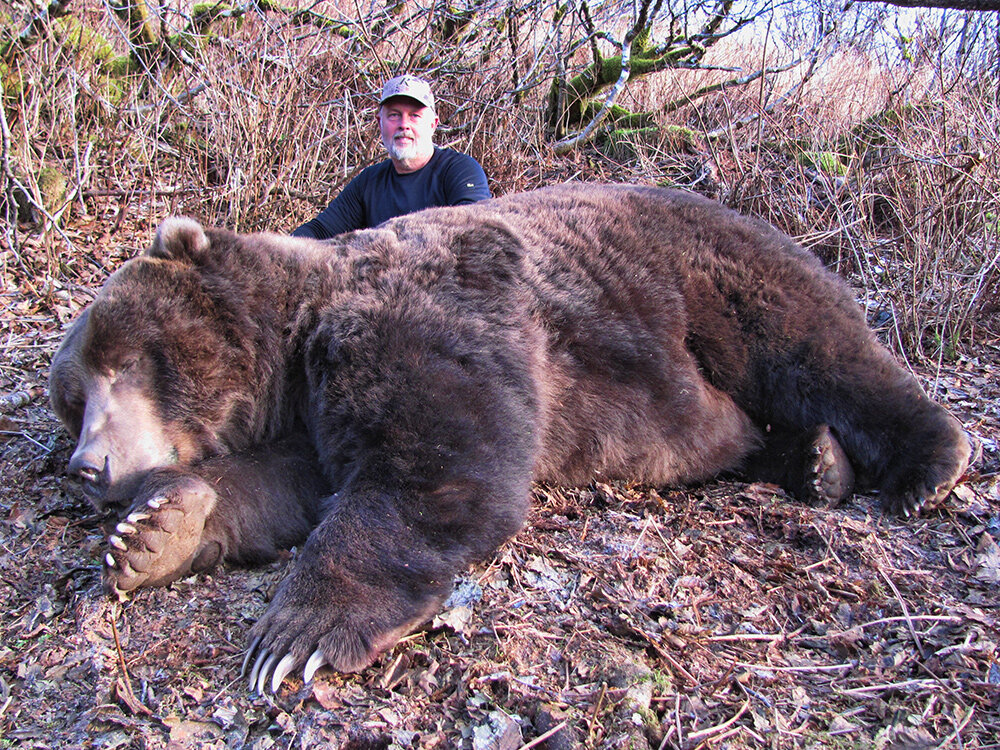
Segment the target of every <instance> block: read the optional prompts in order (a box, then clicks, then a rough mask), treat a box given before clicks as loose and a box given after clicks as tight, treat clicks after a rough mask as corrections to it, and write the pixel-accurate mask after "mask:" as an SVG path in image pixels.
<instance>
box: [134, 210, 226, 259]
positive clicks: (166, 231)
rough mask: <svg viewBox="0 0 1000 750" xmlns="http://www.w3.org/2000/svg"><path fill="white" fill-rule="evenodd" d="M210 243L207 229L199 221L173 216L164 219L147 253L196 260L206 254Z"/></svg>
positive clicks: (167, 257)
mask: <svg viewBox="0 0 1000 750" xmlns="http://www.w3.org/2000/svg"><path fill="white" fill-rule="evenodd" d="M210 244H211V243H209V241H208V237H207V236H206V235H205V230H204V229H202V228H201V224H199V223H198V222H197V221H195V220H194V219H187V218H184V217H182V216H171V217H170V218H168V219H164V221H163V223H162V224H160V227H159V229H157V230H156V237H155V239H153V244H152V246H151V247H150V248H149V249H148V250H147V251H146V255H148V256H150V257H151V258H165V259H167V260H180V261H184V260H186V261H194V262H196V261H198V260H200V259H201V258H202V257H203V256H204V254H205V252H206V251H207V250H208V248H209V246H210Z"/></svg>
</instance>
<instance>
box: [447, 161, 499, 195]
mask: <svg viewBox="0 0 1000 750" xmlns="http://www.w3.org/2000/svg"><path fill="white" fill-rule="evenodd" d="M456 154H457V157H456V158H454V159H452V162H451V164H449V165H448V174H447V179H446V180H445V195H446V198H447V201H448V205H449V206H460V205H462V204H463V203H475V202H477V201H484V200H486V199H487V198H492V197H493V195H492V194H491V193H490V186H489V182H488V181H487V179H486V172H484V171H483V168H482V167H481V166H480V164H479V162H478V161H476V160H475V159H473V158H472V157H471V156H469V155H468V154H462V153H458V152H456Z"/></svg>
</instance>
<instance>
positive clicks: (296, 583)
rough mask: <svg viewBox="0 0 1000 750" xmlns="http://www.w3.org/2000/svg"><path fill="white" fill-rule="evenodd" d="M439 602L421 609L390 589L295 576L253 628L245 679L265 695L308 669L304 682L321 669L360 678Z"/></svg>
mask: <svg viewBox="0 0 1000 750" xmlns="http://www.w3.org/2000/svg"><path fill="white" fill-rule="evenodd" d="M338 583H339V584H340V585H339V586H338ZM441 601H442V597H441V596H439V595H436V594H435V595H431V596H427V597H426V598H425V599H424V601H422V602H420V603H417V602H414V601H413V600H412V598H410V597H407V596H405V595H400V594H399V593H397V592H394V591H392V590H391V588H385V589H382V588H378V587H375V586H367V585H358V584H356V583H353V584H352V583H351V582H349V581H347V580H341V581H339V582H338V581H337V580H336V578H335V577H334V576H315V575H314V574H310V573H307V572H305V571H303V570H297V571H296V572H295V573H293V574H292V575H290V576H289V577H288V578H286V579H285V581H284V582H283V583H282V584H281V586H280V587H279V589H278V593H277V594H276V595H275V598H274V600H273V601H272V602H271V605H270V606H269V607H268V609H267V612H265V613H264V616H263V617H261V619H260V620H258V621H257V623H256V624H255V625H254V626H253V628H252V629H251V631H250V639H251V644H250V647H249V649H248V650H247V653H246V657H245V658H244V660H243V668H242V670H241V675H243V676H246V675H247V670H248V669H249V688H250V690H251V692H253V691H257V692H259V693H264V692H265V690H267V688H268V686H270V689H271V691H272V692H276V691H277V690H278V688H279V687H280V686H281V683H282V681H283V680H284V679H285V677H286V676H287V675H288V674H289V673H291V672H292V670H294V669H297V668H298V667H300V666H303V665H304V670H303V680H304V681H305V682H309V681H310V680H311V679H312V677H313V675H314V674H315V673H316V670H318V669H319V668H320V667H322V666H324V665H329V666H330V667H331V668H333V669H334V670H336V671H338V672H359V671H361V670H362V669H364V668H365V667H367V666H368V665H370V664H371V663H372V662H374V661H375V659H376V658H377V657H378V656H379V654H381V653H382V652H383V651H385V650H387V649H389V648H391V647H392V646H393V645H395V643H396V642H397V641H398V640H399V639H400V638H402V637H403V636H404V635H406V634H407V633H409V632H410V631H412V630H413V629H414V628H416V627H417V626H419V625H420V624H422V623H423V622H425V621H427V620H428V619H430V617H431V616H432V615H433V614H434V612H435V611H436V610H437V609H438V607H439V606H440V603H441Z"/></svg>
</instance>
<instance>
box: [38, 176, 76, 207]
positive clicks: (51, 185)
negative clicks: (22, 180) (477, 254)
mask: <svg viewBox="0 0 1000 750" xmlns="http://www.w3.org/2000/svg"><path fill="white" fill-rule="evenodd" d="M68 186H69V180H67V179H66V175H64V174H63V173H62V172H60V171H59V170H58V169H56V168H55V167H42V168H41V169H40V170H39V172H38V192H39V193H40V196H41V199H42V206H43V207H44V208H45V210H46V211H48V212H49V213H50V214H52V213H55V212H57V211H59V210H60V209H61V208H62V207H63V204H64V203H65V202H66V192H67V188H68ZM64 215H65V212H64Z"/></svg>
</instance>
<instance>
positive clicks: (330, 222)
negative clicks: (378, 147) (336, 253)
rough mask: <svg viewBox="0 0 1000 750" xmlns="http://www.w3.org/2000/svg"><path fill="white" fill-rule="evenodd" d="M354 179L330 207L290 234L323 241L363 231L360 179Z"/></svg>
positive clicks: (363, 217) (365, 224) (359, 176)
mask: <svg viewBox="0 0 1000 750" xmlns="http://www.w3.org/2000/svg"><path fill="white" fill-rule="evenodd" d="M363 174H364V172H362V173H361V174H360V175H358V176H357V177H355V178H354V179H353V180H351V181H350V182H349V183H347V186H346V187H345V188H344V189H343V190H341V191H340V195H338V196H337V197H336V198H334V199H333V200H332V201H330V205H328V206H327V207H326V208H324V209H323V211H322V212H320V214H319V216H317V217H316V218H315V219H312V220H310V221H307V222H306V223H305V224H303V225H302V226H300V227H298V228H297V229H296V230H295V231H294V232H292V236H293V237H314V238H315V239H317V240H325V239H329V238H330V237H336V236H337V235H338V234H343V233H344V232H351V231H353V230H355V229H364V228H365V227H366V226H368V225H367V222H366V221H365V208H364V204H363V202H362V190H361V177H362V175H363Z"/></svg>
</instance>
